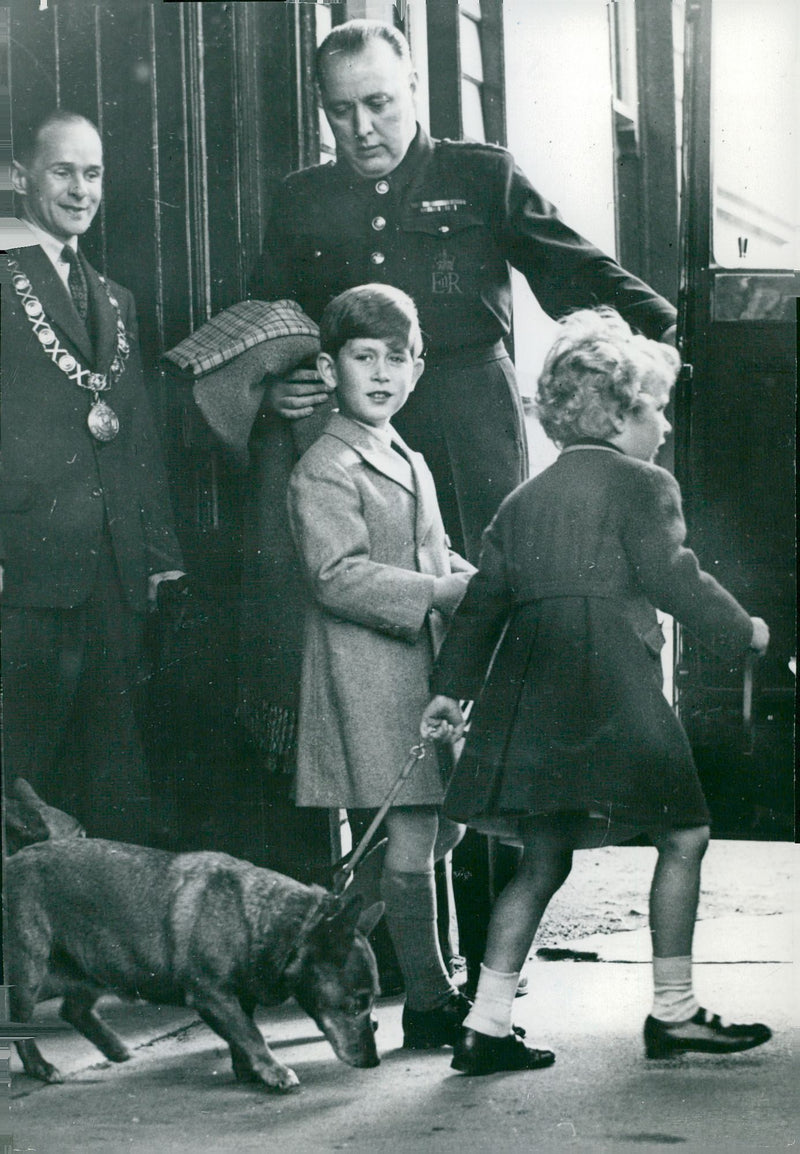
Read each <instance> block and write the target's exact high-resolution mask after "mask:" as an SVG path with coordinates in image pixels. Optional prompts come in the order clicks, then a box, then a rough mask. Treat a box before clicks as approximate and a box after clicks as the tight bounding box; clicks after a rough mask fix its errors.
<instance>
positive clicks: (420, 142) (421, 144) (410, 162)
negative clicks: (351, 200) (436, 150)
mask: <svg viewBox="0 0 800 1154" xmlns="http://www.w3.org/2000/svg"><path fill="white" fill-rule="evenodd" d="M432 152H433V143H432V141H431V138H430V137H429V136H428V134H427V132H426V131H425V129H424V128H423V127H422V126H421V125H420V124H418V125H417V131H416V134H415V135H414V139H413V140H412V141H411V143H410V144H409V146H408V149H407V150H406V154H405V156H404V157H403V159H402V160H401V161H400V163H399V164H398V166H397V168H394V169H392V171H391V172H389V173H387V175H386V176H380V177H375V176H359V175H358V173H356V172H355V171H354V170H353V169H352V168H350V166H349V165H348V164H347V163H346V162H344V161H339V160H337V162H336V170H337V171H338V173H339V174H340V175H341V176H342V178H343V179H344V180H345V181H346V183H347V184H348V185H349V187H350V188H353V189H355V190H357V191H362V192H372V191H374V190H375V189H376V187H377V185H379V184H385V185H388V186H389V187H388V189H387V190H386V191H388V192H390V193H393V194H394V195H395V196H397V195H398V194H399V193H400V192H402V191H403V189H405V188H406V187H407V186H408V185H409V184H410V183H411V181H412V180H413V179H414V176H415V175H416V173H417V170H418V169H419V167H420V165H421V164H422V162H423V161H424V160H426V159H427V158H428V157H429V156H430V155H431V153H432Z"/></svg>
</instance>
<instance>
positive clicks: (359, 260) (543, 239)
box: [251, 20, 676, 978]
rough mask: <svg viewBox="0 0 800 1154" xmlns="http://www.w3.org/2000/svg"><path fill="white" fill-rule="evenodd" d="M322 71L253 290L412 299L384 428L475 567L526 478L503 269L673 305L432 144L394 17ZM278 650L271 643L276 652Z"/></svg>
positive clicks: (476, 882) (475, 877) (466, 864)
mask: <svg viewBox="0 0 800 1154" xmlns="http://www.w3.org/2000/svg"><path fill="white" fill-rule="evenodd" d="M317 82H318V87H319V95H320V98H321V101H322V106H323V108H324V110H325V114H326V116H327V118H328V121H329V122H330V125H331V128H332V130H333V134H334V137H335V139H336V149H337V152H336V162H335V163H334V164H326V165H317V166H314V167H311V168H306V169H304V170H302V171H300V172H295V173H292V174H291V175H289V176H288V177H287V178H286V179H285V181H284V182H283V184H282V186H281V187H280V189H279V191H278V193H277V195H276V197H275V201H274V203H273V207H272V212H271V219H270V223H269V227H268V229H267V233H266V237H265V243H264V252H263V257H262V261H261V264H260V266H259V268H258V270H257V272H256V274H255V276H254V278H253V281H252V284H251V295H252V296H254V297H260V298H262V299H266V300H274V299H277V298H281V297H289V298H292V299H294V300H296V301H298V302H299V303H300V304H301V305H302V307H303V308H304V309H305V311H306V312H307V313H309V315H310V316H312V317H313V318H314V319H316V320H318V319H319V317H320V315H321V313H322V310H323V309H324V307H325V305H326V304H327V302H328V301H329V300H330V299H331V298H332V297H333V296H335V295H336V294H337V293H339V292H342V291H343V290H344V289H346V288H349V287H351V286H353V285H357V284H363V283H365V282H369V281H379V282H384V283H387V284H392V285H396V286H397V287H398V288H401V289H404V290H405V291H406V292H407V293H408V294H409V295H410V296H411V297H412V298H413V299H414V301H415V302H416V304H417V307H418V309H419V315H420V320H421V323H422V330H423V335H424V337H425V342H426V349H425V361H426V368H425V372H424V373H423V375H422V377H421V378H420V381H419V383H418V385H417V388H416V390H415V392H414V394H413V396H412V397H411V399H410V400H409V402H408V404H407V405H406V406H405V408H404V409H403V411H402V412H401V413H399V414H398V415H397V417H396V419H395V423H396V425H397V428H398V431H399V432H400V433H401V435H402V436H403V437H404V438H405V439H406V440H407V441H408V443H409V444H410V445H412V446H413V447H414V448H415V449H417V450H419V451H421V452H422V453H423V454H424V455H425V458H426V460H427V462H428V464H429V466H430V468H431V471H432V472H433V475H434V478H435V480H436V486H437V492H438V494H439V503H440V506H441V509H442V515H443V518H444V522H445V526H446V528H447V530H448V533H449V535H450V538H451V540H452V543H453V547H454V548H455V549H456V550H457V551H458V552H460V553H462V554H464V555H465V556H467V557H468V558H469V559H470V560H472V561H477V558H478V553H479V549H480V540H481V534H482V533H483V530H484V529H485V527H486V526H487V524H488V523H489V521H490V520H491V518H492V516H493V515H494V513H495V511H496V509H497V507H498V505H499V504H500V502H501V501H502V499H503V498H504V497H505V496H506V495H507V494H508V493H509V492H510V491H511V490H512V489H514V488H515V487H516V486H517V485H518V484H520V482H522V481H523V480H524V479H525V478H526V476H527V472H528V458H527V446H526V437H525V429H524V421H523V413H522V407H521V403H520V398H519V393H518V390H517V384H516V378H515V373H514V366H513V364H512V362H511V359H510V357H509V355H508V352H507V349H506V347H505V344H504V338H506V337H507V336H508V335H509V331H510V327H511V303H512V302H511V280H510V266H513V267H514V268H517V269H519V271H520V272H522V273H524V275H525V277H526V278H527V280H528V283H529V285H530V287H531V289H532V291H533V293H534V294H535V296H536V298H537V300H538V301H539V304H540V305H541V306H542V308H543V309H544V310H545V312H547V313H548V314H549V315H550V316H552V317H557V316H559V315H561V314H563V313H565V312H567V311H569V310H570V309H573V308H578V307H583V306H588V305H596V304H598V303H602V302H607V303H609V304H612V305H613V306H614V307H615V308H616V309H618V310H619V312H620V313H621V314H622V315H623V316H624V317H625V319H626V320H627V321H628V322H629V323H630V324H631V325H633V326H634V327H635V328H637V329H639V330H641V331H642V332H643V333H644V334H645V335H647V336H648V337H651V338H662V339H665V340H671V339H672V334H673V333H674V325H675V315H676V314H675V309H674V308H673V306H672V305H671V304H670V303H669V302H668V301H667V300H665V299H664V298H663V297H661V296H659V295H658V294H657V293H655V292H654V291H653V290H652V289H650V288H649V287H648V286H647V285H646V284H644V283H643V282H642V281H640V280H638V279H637V278H636V277H634V276H632V275H631V274H630V273H628V272H626V271H625V270H624V269H622V268H621V267H620V266H619V264H617V262H616V261H614V260H613V259H612V258H611V257H609V256H608V255H606V254H605V253H604V252H602V251H600V250H599V249H598V248H596V247H595V246H594V245H592V244H590V243H589V241H587V240H585V239H584V238H583V237H581V236H579V235H578V234H577V233H576V232H575V231H574V230H573V229H571V228H570V227H569V226H568V225H567V224H565V223H564V221H563V220H562V219H561V217H560V216H559V215H558V212H557V211H556V209H555V208H554V207H553V205H551V204H549V203H548V202H547V201H546V200H544V198H543V197H542V196H540V195H539V193H538V192H537V191H536V189H535V188H533V186H532V185H531V184H530V182H529V181H528V179H527V177H526V176H525V175H524V173H522V172H521V171H520V169H519V168H518V167H517V166H516V164H515V162H514V158H513V157H512V155H511V154H510V153H509V152H508V151H507V150H506V149H504V148H499V147H497V146H495V145H489V144H472V143H467V142H463V141H449V140H431V139H430V138H429V137H428V136H427V135H426V133H425V132H424V131H423V130H422V128H421V127H420V126H419V124H418V123H417V121H416V112H415V107H414V96H415V91H416V85H417V77H416V74H415V72H414V69H413V66H412V62H411V57H410V53H409V48H408V44H407V42H406V41H405V39H404V38H403V36H402V35H401V34H400V33H399V32H397V31H396V30H395V29H394V28H392V27H391V26H389V25H387V24H383V23H380V22H377V21H368V20H353V21H350V22H349V23H346V24H342V25H339V26H338V27H336V28H334V29H333V31H332V32H331V33H330V34H329V35H328V36H327V37H326V39H325V40H324V41H323V42H322V44H321V45H320V47H319V49H318V54H317ZM269 400H270V404H271V405H272V408H273V410H274V411H275V413H277V414H279V415H280V416H281V417H283V418H286V419H287V421H289V422H292V421H298V419H301V418H304V417H308V416H309V415H310V414H312V413H313V412H314V411H315V410H316V409H317V407H318V406H322V405H324V404H326V403H329V397H328V396H327V394H326V393H325V391H324V389H323V388H322V386H321V383H320V382H315V381H306V382H302V381H297V380H295V381H291V380H289V381H279V382H275V383H274V384H273V385H272V387H271V390H270V398H269ZM262 641H263V639H262ZM291 645H292V640H291V638H288V637H284V638H282V639H281V647H280V648H281V652H283V653H286V652H287V650H288V649H290V648H291ZM398 756H399V757H401V756H402V754H401V751H398ZM478 842H480V845H481V846H482V845H483V844H484V842H483V839H479V838H478V835H474V834H468V835H467V838H466V839H465V841H464V843H462V846H461V847H459V849H458V850H456V858H455V863H456V867H457V868H456V869H455V873H454V877H455V882H456V896H457V906H458V910H459V930H460V937H461V943H462V950H463V951H464V952H465V953H466V954H467V955H468V957H467V961H468V964H469V966H470V971H471V978H474V977H475V976H476V974H477V966H478V963H479V961H480V958H481V956H482V954H483V943H484V936H483V933H484V926H485V924H486V923H487V922H488V883H487V880H486V879H487V870H486V860H485V851H484V850H483V849H482V848H479V846H478V844H477V843H478ZM470 846H471V851H470V849H469V847H470ZM505 856H506V857H509V856H510V858H511V859H513V857H514V854H513V851H507V852H506V854H505ZM512 866H513V860H509V861H508V862H505V864H504V861H503V857H502V855H501V856H500V857H498V859H497V860H496V861H495V863H494V865H493V871H494V881H495V885H496V886H497V888H498V889H499V888H500V887H501V886H502V884H504V880H505V879H506V878H507V877H508V876H510V871H511V868H512ZM469 907H472V913H471V914H470V913H468V909H469Z"/></svg>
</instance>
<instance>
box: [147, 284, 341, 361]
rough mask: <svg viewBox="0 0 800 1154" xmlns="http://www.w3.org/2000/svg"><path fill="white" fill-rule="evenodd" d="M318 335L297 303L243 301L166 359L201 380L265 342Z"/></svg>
mask: <svg viewBox="0 0 800 1154" xmlns="http://www.w3.org/2000/svg"><path fill="white" fill-rule="evenodd" d="M318 335H319V328H318V326H317V325H316V323H315V322H314V321H312V319H311V317H309V316H306V314H305V313H304V312H303V310H302V309H301V308H300V306H299V305H298V304H297V303H296V302H295V301H291V300H279V301H240V302H239V304H235V305H232V306H231V307H230V308H228V309H224V310H223V311H222V312H221V313H217V315H216V316H215V317H212V318H211V320H210V321H206V323H205V324H204V325H201V326H200V328H199V329H195V331H194V332H193V333H192V334H191V335H190V336H188V337H186V339H185V340H183V341H181V343H180V344H179V345H176V346H175V348H174V349H170V350H169V352H166V353H164V357H165V359H166V360H168V361H171V362H172V363H173V364H175V365H177V366H178V367H179V368H180V369H182V370H183V371H184V372H185V373H188V374H189V375H191V376H192V377H200V376H203V374H204V373H209V372H211V371H212V369H218V368H219V367H220V366H221V365H225V364H227V363H228V361H231V360H233V359H234V357H238V356H239V355H240V354H241V353H243V352H245V351H246V350H247V349H252V348H254V347H255V346H256V345H259V344H262V343H263V342H264V341H272V340H275V339H277V338H279V337H296V336H308V337H316V336H318Z"/></svg>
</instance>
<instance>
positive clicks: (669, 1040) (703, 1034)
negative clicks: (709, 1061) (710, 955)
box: [644, 1007, 772, 1058]
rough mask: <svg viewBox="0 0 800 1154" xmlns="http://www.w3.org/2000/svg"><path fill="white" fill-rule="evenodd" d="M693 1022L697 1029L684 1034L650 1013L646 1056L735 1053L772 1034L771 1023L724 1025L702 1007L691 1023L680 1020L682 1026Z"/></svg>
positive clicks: (645, 1035)
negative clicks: (691, 1052)
mask: <svg viewBox="0 0 800 1154" xmlns="http://www.w3.org/2000/svg"><path fill="white" fill-rule="evenodd" d="M690 1025H691V1026H696V1027H697V1029H696V1030H694V1031H689V1032H688V1033H686V1034H682V1033H679V1032H678V1031H679V1029H680V1027H678V1026H675V1025H673V1024H672V1023H670V1022H662V1021H660V1020H659V1019H658V1018H654V1017H653V1016H652V1015H651V1016H649V1017H648V1018H647V1020H646V1021H645V1024H644V1046H645V1053H646V1055H647V1057H648V1058H672V1057H674V1056H675V1055H676V1054H684V1053H688V1052H690V1051H693V1052H696V1053H700V1054H735V1053H738V1052H739V1051H740V1050H752V1049H753V1048H754V1047H755V1046H760V1045H762V1043H763V1042H768V1041H769V1039H770V1038H771V1037H772V1031H771V1030H770V1028H769V1026H764V1025H762V1023H761V1022H754V1023H752V1024H751V1025H747V1026H744V1025H734V1024H732V1025H730V1026H723V1024H722V1022H721V1020H720V1016H719V1014H714V1015H711V1014H709V1012H708V1010H704V1009H703V1008H702V1007H701V1008H700V1009H699V1010H698V1011H697V1013H696V1014H695V1015H694V1017H693V1018H691V1019H690V1021H689V1022H686V1023H681V1026H690Z"/></svg>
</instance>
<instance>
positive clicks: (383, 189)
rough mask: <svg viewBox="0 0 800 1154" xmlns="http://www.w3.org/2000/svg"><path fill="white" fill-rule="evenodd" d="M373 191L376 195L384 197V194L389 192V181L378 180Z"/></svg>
mask: <svg viewBox="0 0 800 1154" xmlns="http://www.w3.org/2000/svg"><path fill="white" fill-rule="evenodd" d="M375 191H376V192H377V193H379V194H380V195H381V196H385V195H386V193H387V192H388V191H389V181H388V180H379V181H378V182H377V184H376V185H375Z"/></svg>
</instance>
